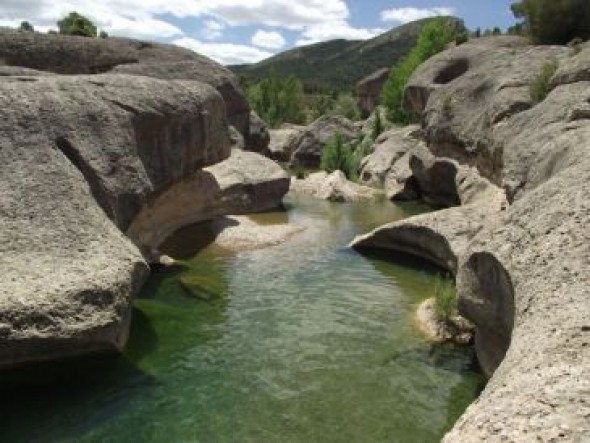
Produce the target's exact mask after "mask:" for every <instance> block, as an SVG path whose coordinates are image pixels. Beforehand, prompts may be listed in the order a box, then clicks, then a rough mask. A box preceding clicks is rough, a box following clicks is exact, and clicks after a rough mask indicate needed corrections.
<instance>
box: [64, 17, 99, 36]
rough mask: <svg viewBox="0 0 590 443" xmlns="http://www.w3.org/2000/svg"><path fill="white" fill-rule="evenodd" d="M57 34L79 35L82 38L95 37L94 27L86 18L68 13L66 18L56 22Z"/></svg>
mask: <svg viewBox="0 0 590 443" xmlns="http://www.w3.org/2000/svg"><path fill="white" fill-rule="evenodd" d="M57 27H58V29H59V33H60V34H63V35H80V36H83V37H96V35H97V33H96V31H97V30H96V26H95V25H94V23H92V22H91V21H90V20H89V19H88V18H86V17H84V16H83V15H80V14H78V13H77V12H70V13H69V14H68V15H67V16H66V17H64V18H62V19H61V20H60V21H58V22H57Z"/></svg>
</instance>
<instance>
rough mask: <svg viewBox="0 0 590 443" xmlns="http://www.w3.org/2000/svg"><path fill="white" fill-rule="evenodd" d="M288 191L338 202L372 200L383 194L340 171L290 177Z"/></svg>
mask: <svg viewBox="0 0 590 443" xmlns="http://www.w3.org/2000/svg"><path fill="white" fill-rule="evenodd" d="M290 191H291V192H293V193H294V194H305V195H310V196H312V197H316V198H319V199H322V200H328V201H332V202H340V203H353V202H360V201H366V200H374V199H376V198H378V197H380V196H382V195H383V192H382V191H380V190H378V189H374V188H370V187H368V186H363V185H359V184H357V183H354V182H351V181H349V180H348V179H347V178H346V176H345V175H344V173H343V172H342V171H334V172H332V173H331V174H328V173H327V172H324V171H322V172H314V173H312V174H309V176H307V177H306V178H304V179H298V178H297V177H292V178H291V189H290Z"/></svg>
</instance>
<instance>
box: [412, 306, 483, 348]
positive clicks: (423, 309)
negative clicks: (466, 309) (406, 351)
mask: <svg viewBox="0 0 590 443" xmlns="http://www.w3.org/2000/svg"><path fill="white" fill-rule="evenodd" d="M416 321H417V323H418V327H419V328H420V330H422V332H423V333H424V334H425V335H426V336H427V337H428V339H429V340H430V341H433V342H435V343H444V342H452V343H456V344H460V345H466V344H469V343H470V342H471V341H472V339H473V332H474V329H475V328H474V326H473V325H472V324H471V323H470V322H468V321H467V320H465V319H464V318H463V317H461V316H459V315H453V316H451V317H450V318H448V319H440V318H438V316H437V314H436V300H435V299H434V297H433V298H428V299H426V300H424V301H423V302H422V303H420V306H418V310H417V311H416Z"/></svg>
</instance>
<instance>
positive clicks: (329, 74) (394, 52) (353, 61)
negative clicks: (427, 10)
mask: <svg viewBox="0 0 590 443" xmlns="http://www.w3.org/2000/svg"><path fill="white" fill-rule="evenodd" d="M432 20H433V19H432V18H427V19H423V20H419V21H416V22H412V23H408V24H405V25H403V26H399V27H397V28H394V29H392V30H390V31H388V32H385V33H384V34H381V35H379V36H377V37H375V38H372V39H369V40H363V41H358V40H331V41H327V42H322V43H316V44H313V45H308V46H302V47H298V48H294V49H291V50H289V51H285V52H282V53H280V54H277V55H275V56H273V57H271V58H269V59H266V60H263V61H261V62H259V63H256V64H252V65H236V66H230V69H231V70H232V71H234V72H235V73H236V74H238V75H240V76H244V77H246V78H248V79H249V81H250V82H251V83H256V82H258V81H260V80H262V79H263V78H265V77H266V76H267V75H268V71H269V70H270V69H271V68H274V69H275V70H276V72H277V75H278V76H279V77H280V78H285V77H287V76H289V75H294V76H295V77H297V78H298V79H300V80H301V81H302V82H303V86H304V89H305V92H306V93H307V94H310V95H317V94H331V93H332V91H336V92H342V91H350V90H352V88H354V86H355V85H356V83H357V82H358V81H359V80H361V79H362V78H364V77H366V76H367V75H369V74H372V73H373V72H375V71H377V70H378V69H381V68H383V67H384V66H386V65H395V64H397V63H398V62H399V61H400V60H401V59H402V58H403V57H405V56H406V55H407V54H408V52H409V51H410V50H411V48H412V47H413V46H414V45H415V43H416V41H417V38H418V34H419V33H420V30H421V29H422V28H423V27H424V26H425V25H427V24H428V23H430V22H431V21H432ZM443 20H445V21H446V22H447V23H448V24H449V27H452V28H461V27H462V26H463V25H462V22H461V21H459V20H458V19H456V18H451V17H448V18H445V19H443Z"/></svg>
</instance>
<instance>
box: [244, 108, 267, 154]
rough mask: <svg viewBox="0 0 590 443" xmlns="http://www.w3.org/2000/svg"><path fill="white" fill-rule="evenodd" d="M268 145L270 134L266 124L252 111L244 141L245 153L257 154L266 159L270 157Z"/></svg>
mask: <svg viewBox="0 0 590 443" xmlns="http://www.w3.org/2000/svg"><path fill="white" fill-rule="evenodd" d="M269 143H270V133H269V132H268V128H267V126H266V123H264V121H262V119H261V118H260V117H258V114H256V113H255V112H254V111H251V112H250V128H249V130H248V134H247V135H246V137H245V139H244V148H245V149H246V150H247V151H252V152H258V153H259V154H262V155H264V156H266V157H270V150H269V149H268V144H269Z"/></svg>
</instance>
